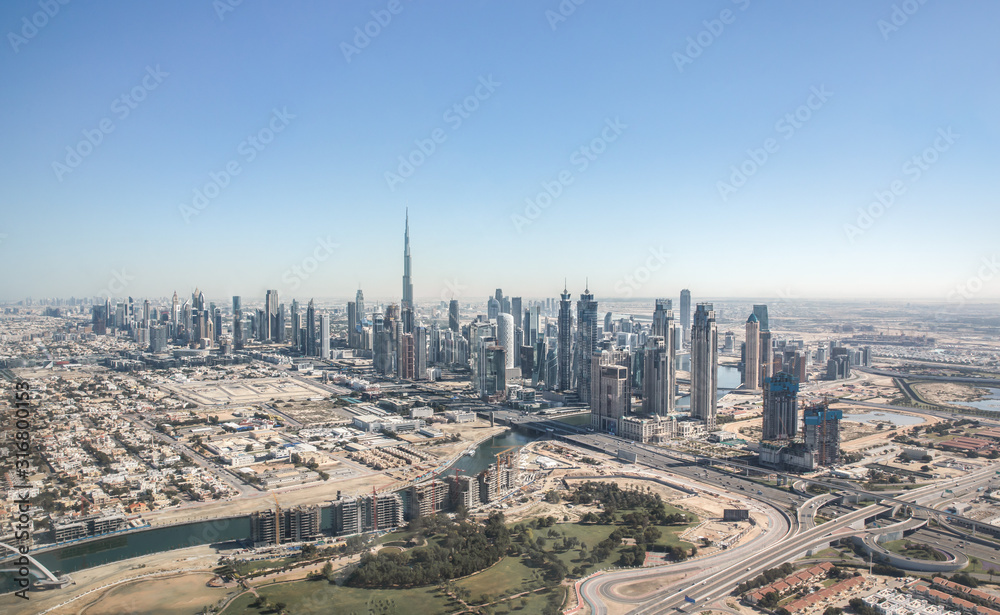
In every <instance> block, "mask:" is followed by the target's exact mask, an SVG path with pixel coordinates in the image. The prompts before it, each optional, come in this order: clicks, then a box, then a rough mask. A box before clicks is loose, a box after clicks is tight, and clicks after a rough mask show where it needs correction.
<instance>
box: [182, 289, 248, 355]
mask: <svg viewBox="0 0 1000 615" xmlns="http://www.w3.org/2000/svg"><path fill="white" fill-rule="evenodd" d="M176 299H177V293H174V300H175V301H176ZM243 344H244V338H243V301H242V300H241V299H240V297H239V295H233V347H234V348H236V350H243Z"/></svg>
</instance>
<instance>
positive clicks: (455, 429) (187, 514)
mask: <svg viewBox="0 0 1000 615" xmlns="http://www.w3.org/2000/svg"><path fill="white" fill-rule="evenodd" d="M441 427H442V431H444V432H445V433H459V434H460V435H461V436H462V440H461V441H459V442H450V443H447V444H441V445H435V446H421V447H419V448H418V450H420V451H421V452H427V453H431V454H433V455H435V456H436V457H437V458H438V459H439V460H440V461H441V462H442V463H444V462H445V461H448V460H450V459H452V458H455V457H458V456H459V455H461V454H462V452H463V451H465V450H466V449H467V448H469V446H471V445H473V444H474V443H477V442H480V441H482V440H484V439H486V438H489V437H492V436H494V435H497V434H499V433H503V432H504V431H506V430H507V427H503V426H497V427H490V426H489V424H488V423H485V422H483V421H477V422H476V423H470V424H467V425H442V426H441ZM338 461H340V462H342V463H343V464H344V465H346V466H350V467H351V468H353V469H355V470H356V471H357V475H355V476H352V477H349V478H343V479H338V478H336V477H332V478H331V479H330V480H328V481H325V482H319V483H309V484H306V485H296V486H292V487H286V488H283V489H276V490H273V491H270V492H258V491H255V492H253V493H249V494H247V495H245V496H240V497H237V498H233V499H232V500H231V501H227V500H219V501H211V502H206V503H204V504H199V505H197V506H190V507H186V508H180V509H177V508H169V509H163V510H158V511H153V512H149V513H144V514H143V518H144V519H146V520H147V521H149V523H150V524H152V525H154V526H157V525H166V524H170V523H181V522H186V521H198V520H203V519H211V518H215V517H226V516H232V515H244V514H249V513H252V512H254V511H258V510H264V509H265V508H270V507H273V506H274V497H277V498H278V502H279V503H280V504H281V505H282V506H295V505H299V504H315V503H323V502H327V501H329V500H335V499H337V492H338V491H340V492H341V493H342V494H343V495H356V494H360V493H368V492H370V491H371V489H372V487H373V486H374V487H377V488H379V489H383V488H388V487H392V486H395V485H402V484H404V483H405V482H406V481H407V476H408V475H407V474H404V473H403V472H401V471H399V470H386V471H384V472H375V471H374V470H370V469H369V468H366V467H365V466H363V465H361V464H359V463H355V462H352V461H350V460H347V459H346V458H340V457H338ZM272 494H273V495H272Z"/></svg>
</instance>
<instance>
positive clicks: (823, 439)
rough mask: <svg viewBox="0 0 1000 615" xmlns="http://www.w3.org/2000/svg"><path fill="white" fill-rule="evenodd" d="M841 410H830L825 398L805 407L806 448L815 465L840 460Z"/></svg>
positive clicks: (824, 464) (823, 464)
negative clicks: (811, 455) (810, 453)
mask: <svg viewBox="0 0 1000 615" xmlns="http://www.w3.org/2000/svg"><path fill="white" fill-rule="evenodd" d="M843 418H844V413H843V412H842V411H841V410H830V405H829V402H827V401H826V400H824V401H822V402H820V403H818V404H815V405H812V406H810V407H808V408H806V410H805V413H804V422H805V427H804V428H803V430H802V433H803V435H804V437H805V446H806V450H809V451H810V452H812V454H813V458H814V459H815V464H816V465H817V466H828V465H831V464H834V463H837V462H838V461H840V421H841V419H843Z"/></svg>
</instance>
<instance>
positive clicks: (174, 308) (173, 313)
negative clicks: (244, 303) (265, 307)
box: [170, 290, 237, 327]
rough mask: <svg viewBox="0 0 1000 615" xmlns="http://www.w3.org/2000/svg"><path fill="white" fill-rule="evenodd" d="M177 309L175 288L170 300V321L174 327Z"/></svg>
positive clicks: (234, 299) (234, 298)
mask: <svg viewBox="0 0 1000 615" xmlns="http://www.w3.org/2000/svg"><path fill="white" fill-rule="evenodd" d="M236 299H237V297H233V301H236ZM177 310H178V306H177V291H176V290H175V291H174V298H173V299H171V300H170V322H172V323H174V326H175V327H176V325H177V316H178V313H177Z"/></svg>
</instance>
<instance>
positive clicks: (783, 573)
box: [736, 562, 795, 594]
mask: <svg viewBox="0 0 1000 615" xmlns="http://www.w3.org/2000/svg"><path fill="white" fill-rule="evenodd" d="M794 571H795V566H792V565H791V564H789V563H787V562H786V563H784V564H782V565H780V566H778V567H776V568H769V569H767V570H765V571H764V572H762V573H760V574H759V575H757V577H755V578H753V579H750V580H749V581H746V582H744V583H740V584H739V585H738V586H737V587H736V593H738V594H745V593H746V592H748V591H750V590H752V589H757V588H758V587H764V586H765V585H770V584H771V583H773V582H774V581H777V580H778V579H781V578H784V577H787V576H788V575H790V574H792V572H794Z"/></svg>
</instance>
